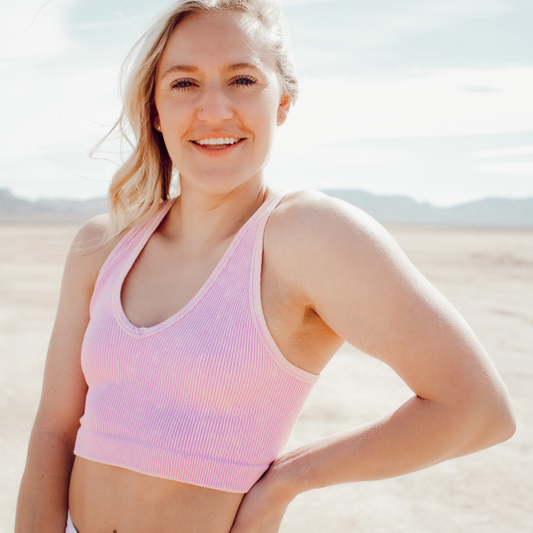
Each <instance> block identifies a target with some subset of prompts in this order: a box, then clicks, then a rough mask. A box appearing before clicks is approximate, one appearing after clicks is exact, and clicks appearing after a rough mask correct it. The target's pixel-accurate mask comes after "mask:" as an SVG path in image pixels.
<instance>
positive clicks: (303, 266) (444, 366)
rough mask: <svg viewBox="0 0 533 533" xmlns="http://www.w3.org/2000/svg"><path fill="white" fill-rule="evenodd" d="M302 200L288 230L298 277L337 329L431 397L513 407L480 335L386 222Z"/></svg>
mask: <svg viewBox="0 0 533 533" xmlns="http://www.w3.org/2000/svg"><path fill="white" fill-rule="evenodd" d="M300 204H301V205H300V206H298V205H295V206H294V208H293V209H292V211H293V221H294V224H293V226H294V227H295V230H294V233H293V234H292V237H291V236H289V237H288V238H287V239H285V240H286V242H287V243H288V244H289V246H288V247H287V249H290V250H291V252H290V253H291V262H292V264H293V269H294V272H295V273H296V272H298V281H296V276H295V283H298V284H299V286H300V289H299V290H300V292H301V294H302V295H303V298H304V299H305V300H306V302H307V304H308V305H309V306H310V307H312V308H313V309H314V310H315V311H316V313H317V314H318V315H319V316H320V317H321V318H322V320H323V321H324V322H325V323H326V324H327V325H328V326H329V327H330V328H331V329H332V330H333V331H335V332H336V333H337V334H338V335H339V336H340V337H342V338H343V339H344V340H346V341H347V342H349V343H350V344H352V345H354V346H355V347H357V348H359V349H361V350H362V351H364V352H366V353H368V354H370V355H372V356H374V357H376V358H378V359H380V360H382V361H384V362H385V363H386V364H388V365H389V366H390V367H392V368H393V369H394V370H395V371H396V373H397V374H399V376H400V377H401V378H402V379H403V380H404V381H405V382H406V383H407V385H408V386H409V387H410V388H411V389H412V390H413V391H414V392H415V394H417V395H418V396H420V397H422V398H425V399H429V400H436V401H440V402H443V403H446V404H447V405H454V406H456V407H458V406H459V404H460V403H461V402H463V404H464V402H465V401H469V402H475V401H478V400H479V401H484V402H487V403H488V404H490V403H491V402H492V401H493V403H492V406H493V407H495V408H500V409H504V410H505V409H506V408H507V407H508V405H507V393H506V391H505V388H504V386H503V384H502V382H501V379H500V378H499V376H498V374H497V372H496V371H495V369H494V367H493V365H492V363H491V362H490V360H489V358H488V356H487V355H486V353H485V351H484V350H483V347H482V346H481V344H480V342H479V341H478V339H477V338H476V336H475V335H474V334H473V332H472V331H471V329H470V328H469V326H468V325H467V324H466V323H465V321H464V320H463V318H462V317H461V316H460V315H459V313H458V312H457V311H456V310H455V309H454V307H453V306H452V305H451V304H450V303H449V302H448V301H447V300H446V299H445V298H444V297H443V296H442V295H441V294H440V293H439V292H438V291H437V290H436V289H435V288H434V287H433V286H432V285H431V284H430V283H429V282H428V281H427V280H426V279H425V278H424V277H423V276H422V274H420V273H419V272H418V271H417V270H416V268H415V267H414V266H413V265H412V264H411V263H410V262H409V260H408V259H407V257H406V256H405V254H404V253H403V252H402V250H401V249H400V248H399V246H398V245H397V244H396V242H395V241H394V239H393V238H392V237H391V236H390V235H389V234H388V232H386V230H385V229H384V228H383V227H381V226H380V225H379V224H378V223H377V222H375V221H374V220H373V219H371V218H370V217H368V216H367V215H365V214H364V213H363V212H361V211H360V210H358V209H356V208H354V207H352V206H350V205H349V204H346V203H345V202H341V201H337V200H333V199H330V198H328V197H325V196H323V195H314V194H312V195H310V196H305V197H304V198H303V200H302V201H301V202H300ZM481 399H482V400H481Z"/></svg>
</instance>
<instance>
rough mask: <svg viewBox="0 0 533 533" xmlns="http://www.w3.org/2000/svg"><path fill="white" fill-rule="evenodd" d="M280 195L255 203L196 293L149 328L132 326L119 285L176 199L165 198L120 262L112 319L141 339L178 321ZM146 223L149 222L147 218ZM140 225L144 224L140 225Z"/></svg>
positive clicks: (211, 283)
mask: <svg viewBox="0 0 533 533" xmlns="http://www.w3.org/2000/svg"><path fill="white" fill-rule="evenodd" d="M279 195H280V191H271V192H270V194H269V196H267V198H266V199H265V201H264V202H263V203H262V204H261V205H260V206H259V208H258V209H257V210H256V211H255V213H254V214H253V215H252V216H251V217H250V218H249V219H248V220H247V221H246V222H245V223H244V224H243V225H242V226H241V228H240V229H239V231H237V233H236V234H235V235H234V236H233V238H232V240H231V242H230V244H229V246H228V248H227V249H226V251H225V252H224V254H223V255H222V257H221V259H220V261H219V262H218V263H217V265H216V266H215V268H214V269H213V271H212V272H211V274H210V275H209V276H208V278H207V279H206V281H205V282H204V284H203V285H202V286H201V287H200V289H198V291H197V292H196V294H195V295H194V296H193V297H192V298H191V299H190V300H189V301H188V302H187V303H186V304H185V305H184V306H183V307H182V308H181V309H180V310H179V311H177V312H176V313H174V314H173V315H171V316H170V317H168V318H167V319H165V320H164V321H163V322H160V323H158V324H154V325H153V326H149V327H142V326H141V327H139V326H135V325H133V324H132V323H131V322H130V320H129V318H128V317H127V316H126V313H125V311H124V307H123V306H122V287H123V286H124V281H125V280H126V277H127V275H128V273H129V272H130V270H131V269H132V268H133V265H134V264H135V261H137V258H138V257H139V255H140V254H141V252H142V250H143V249H144V247H145V246H146V245H147V243H148V241H149V240H150V238H151V237H152V235H153V234H154V232H155V231H156V230H157V228H158V227H159V226H160V224H161V223H162V222H163V220H164V218H165V217H166V216H167V214H168V213H169V211H170V209H171V208H172V206H173V205H174V203H175V201H176V200H177V198H174V199H173V200H169V201H168V202H167V204H168V205H163V206H162V207H161V212H160V213H157V216H155V217H154V218H153V219H152V221H151V222H152V223H151V224H150V225H149V226H148V228H147V229H146V231H145V234H144V235H143V237H142V238H141V239H140V241H139V242H138V243H137V245H136V246H135V250H134V251H133V253H132V254H131V255H130V257H129V258H128V261H127V263H126V264H125V265H124V268H123V269H122V271H121V273H120V276H119V277H118V279H117V281H116V283H115V288H114V292H113V297H112V301H113V310H114V313H115V318H116V319H117V321H118V323H119V325H120V326H121V328H122V329H123V330H124V331H125V332H126V333H128V334H129V335H131V336H133V337H137V338H144V337H150V336H152V335H155V334H157V333H159V332H161V331H163V330H165V329H167V328H168V327H170V326H172V325H173V324H175V323H176V322H177V321H179V320H180V319H181V318H183V317H184V316H185V315H187V314H188V313H189V312H190V311H191V310H192V309H193V308H194V307H195V306H196V305H197V304H198V302H199V301H200V300H201V299H202V298H203V297H204V296H205V294H206V293H207V291H208V290H209V288H210V287H211V285H213V283H214V282H215V281H216V279H217V278H218V276H219V275H220V273H221V272H222V270H223V269H224V267H225V266H226V263H227V262H228V261H229V259H230V257H231V255H232V254H233V252H234V250H235V248H236V247H237V246H238V244H239V242H240V241H241V240H242V237H243V236H244V233H245V231H246V229H247V228H248V226H249V225H250V224H251V223H252V221H253V220H256V219H257V218H258V217H259V216H260V215H261V213H263V212H264V211H265V210H266V209H267V207H268V206H270V205H271V204H272V203H273V202H274V200H275V199H276V198H277V197H278V196H279ZM148 222H150V221H148ZM143 226H144V225H143ZM143 226H140V227H139V231H142V229H143Z"/></svg>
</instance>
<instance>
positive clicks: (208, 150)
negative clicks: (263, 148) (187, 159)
mask: <svg viewBox="0 0 533 533" xmlns="http://www.w3.org/2000/svg"><path fill="white" fill-rule="evenodd" d="M245 140H246V139H241V140H240V141H238V142H236V143H234V144H229V145H227V146H224V147H223V148H217V147H213V145H207V146H202V145H201V144H196V143H195V142H192V141H191V144H192V145H193V146H194V147H195V148H196V149H197V150H199V151H200V152H201V153H202V154H205V155H209V156H211V157H217V156H223V155H227V154H229V153H230V152H233V151H234V150H236V149H237V147H238V146H240V145H241V144H242V143H243V142H244V141H245Z"/></svg>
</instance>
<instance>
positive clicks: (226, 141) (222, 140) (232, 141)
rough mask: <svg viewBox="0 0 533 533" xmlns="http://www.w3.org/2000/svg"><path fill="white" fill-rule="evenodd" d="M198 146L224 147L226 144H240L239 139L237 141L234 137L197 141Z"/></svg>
mask: <svg viewBox="0 0 533 533" xmlns="http://www.w3.org/2000/svg"><path fill="white" fill-rule="evenodd" d="M196 142H197V143H198V144H201V145H207V144H209V145H217V144H220V145H224V144H235V143H236V142H239V139H235V138H233V137H220V138H218V139H202V140H201V141H196Z"/></svg>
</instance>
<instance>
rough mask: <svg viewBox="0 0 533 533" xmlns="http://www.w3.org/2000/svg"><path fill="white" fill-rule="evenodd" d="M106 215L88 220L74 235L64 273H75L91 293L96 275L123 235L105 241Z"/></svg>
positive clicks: (107, 218) (107, 219)
mask: <svg viewBox="0 0 533 533" xmlns="http://www.w3.org/2000/svg"><path fill="white" fill-rule="evenodd" d="M108 222H109V217H108V215H107V214H106V215H99V216H96V217H93V218H91V219H90V220H88V221H87V222H86V223H85V224H84V225H83V226H82V227H81V228H80V230H79V231H78V233H77V234H76V236H75V238H74V240H73V242H72V245H71V247H70V252H69V256H68V259H67V264H66V269H65V273H66V275H68V273H69V272H70V271H75V272H76V277H77V278H78V279H80V280H83V281H84V283H85V286H86V287H87V289H89V290H90V291H91V292H92V289H93V288H94V284H95V283H96V279H97V278H98V274H99V272H100V270H101V268H102V266H103V264H104V263H105V261H106V259H107V257H108V256H109V254H110V253H111V252H112V251H113V249H114V248H115V246H116V245H117V244H118V243H119V242H120V240H121V238H122V237H123V236H124V234H123V233H122V234H120V235H119V236H117V237H115V238H113V239H111V240H107V238H106V236H107V228H108Z"/></svg>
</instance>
